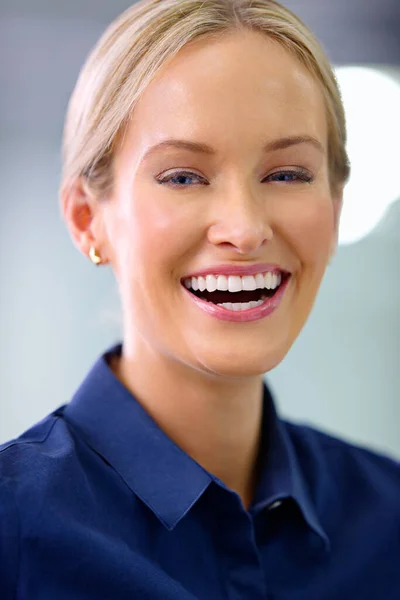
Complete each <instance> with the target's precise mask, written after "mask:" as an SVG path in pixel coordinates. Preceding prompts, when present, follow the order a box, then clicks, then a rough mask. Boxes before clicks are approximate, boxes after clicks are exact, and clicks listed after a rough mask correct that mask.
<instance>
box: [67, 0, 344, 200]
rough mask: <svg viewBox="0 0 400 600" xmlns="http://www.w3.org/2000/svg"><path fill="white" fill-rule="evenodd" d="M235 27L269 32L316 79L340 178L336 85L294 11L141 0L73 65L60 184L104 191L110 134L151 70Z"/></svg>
mask: <svg viewBox="0 0 400 600" xmlns="http://www.w3.org/2000/svg"><path fill="white" fill-rule="evenodd" d="M243 29H251V30H256V31H259V32H262V33H263V34H265V35H267V36H268V37H270V38H272V39H274V40H275V41H276V42H278V43H279V44H281V45H282V46H283V47H284V48H286V49H287V50H288V51H289V52H290V53H292V54H293V55H294V56H296V57H297V58H298V59H299V60H300V61H301V63H302V64H303V65H304V66H305V67H306V68H307V69H308V70H309V72H311V73H312V74H313V75H314V76H315V77H316V79H317V81H319V83H320V84H321V89H322V92H323V94H324V98H325V103H326V112H327V123H328V135H329V140H328V161H329V173H330V182H331V186H332V188H333V189H334V188H336V186H339V185H343V184H344V183H345V182H346V181H347V178H348V176H349V162H348V157H347V153H346V149H345V146H346V123H345V115H344V110H343V105H342V101H341V96H340V92H339V89H338V85H337V82H336V79H335V75H334V73H333V70H332V67H331V65H330V63H329V61H328V59H327V57H326V55H325V53H324V51H323V49H322V48H321V46H320V44H319V42H318V40H317V39H316V38H315V36H314V35H313V33H312V32H311V31H310V30H309V29H308V27H306V25H305V24H304V23H303V22H302V21H301V20H300V19H299V18H298V17H297V16H296V15H295V14H294V13H292V12H291V11H290V10H289V9H287V8H285V7H284V6H282V5H281V4H279V3H278V2H276V1H275V0H141V1H139V2H137V3H136V4H134V5H133V6H131V7H130V8H128V9H127V10H126V11H125V12H124V13H122V14H121V15H120V16H119V17H118V18H117V19H116V20H115V21H114V22H113V23H112V24H111V25H110V26H109V27H108V29H107V30H106V31H105V32H104V34H103V35H102V36H101V38H100V39H99V41H98V43H97V44H96V46H95V47H94V49H93V50H92V52H91V54H90V55H89V57H88V59H87V61H86V63H85V65H84V66H83V68H82V70H81V72H80V75H79V78H78V81H77V84H76V86H75V89H74V91H73V94H72V96H71V99H70V103H69V106H68V111H67V116H66V121H65V128H64V140H63V173H62V189H64V188H66V187H68V186H69V185H70V184H71V183H72V182H73V181H74V180H75V179H76V178H77V177H80V176H82V177H83V179H84V182H85V185H86V186H87V187H88V189H90V190H91V191H92V192H93V193H95V194H96V195H98V196H105V195H107V193H108V192H109V191H111V189H112V184H113V156H114V154H115V151H116V148H117V146H118V140H119V139H120V137H121V134H122V133H123V131H124V128H125V126H126V124H127V122H128V120H129V117H130V115H131V113H132V111H133V110H134V107H135V104H136V102H137V101H138V99H139V97H140V95H141V94H142V92H143V91H144V89H145V88H146V86H147V85H148V84H149V82H150V81H151V79H152V78H153V77H154V76H155V74H156V73H157V71H158V70H159V69H160V68H161V67H162V66H163V65H164V64H165V63H166V62H167V61H169V60H170V59H172V58H173V57H174V56H175V55H176V53H177V52H178V51H179V50H180V49H181V48H182V47H183V46H185V45H186V44H187V43H188V42H190V41H192V40H195V39H197V38H200V37H203V36H207V35H208V36H213V35H220V34H221V33H224V32H230V31H235V30H243Z"/></svg>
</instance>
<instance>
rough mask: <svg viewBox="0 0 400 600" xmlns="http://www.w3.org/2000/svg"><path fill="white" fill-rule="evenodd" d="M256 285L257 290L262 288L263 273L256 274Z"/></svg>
mask: <svg viewBox="0 0 400 600" xmlns="http://www.w3.org/2000/svg"><path fill="white" fill-rule="evenodd" d="M256 286H257V289H258V290H262V289H264V275H263V274H262V273H257V275H256Z"/></svg>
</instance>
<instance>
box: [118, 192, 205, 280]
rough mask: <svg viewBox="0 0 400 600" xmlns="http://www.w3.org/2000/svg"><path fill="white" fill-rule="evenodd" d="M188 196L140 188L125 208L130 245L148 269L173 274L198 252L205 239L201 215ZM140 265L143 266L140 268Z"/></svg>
mask: <svg viewBox="0 0 400 600" xmlns="http://www.w3.org/2000/svg"><path fill="white" fill-rule="evenodd" d="M195 212H196V211H195V207H194V206H193V200H192V202H191V201H190V200H189V199H187V201H186V202H185V199H179V198H178V199H174V201H172V200H171V198H167V196H166V195H165V196H164V197H162V195H161V194H160V196H159V197H157V196H156V193H154V190H147V189H142V190H136V191H135V193H134V194H133V195H132V197H131V199H130V202H128V203H127V208H126V210H125V211H124V215H123V219H124V223H125V233H124V235H123V237H124V238H125V239H126V240H127V241H126V246H127V247H128V248H130V249H131V254H132V252H134V254H135V255H136V257H137V260H136V261H135V262H136V265H143V267H145V269H146V270H147V272H148V273H149V272H152V273H155V272H156V271H158V272H160V275H161V276H163V275H165V276H170V274H171V272H174V271H176V270H179V266H180V264H182V262H183V261H184V260H185V259H187V257H188V255H189V254H190V253H191V252H195V248H196V247H197V242H198V240H199V239H201V225H200V224H199V218H198V217H199V215H196V214H194V213H195ZM139 268H140V267H139Z"/></svg>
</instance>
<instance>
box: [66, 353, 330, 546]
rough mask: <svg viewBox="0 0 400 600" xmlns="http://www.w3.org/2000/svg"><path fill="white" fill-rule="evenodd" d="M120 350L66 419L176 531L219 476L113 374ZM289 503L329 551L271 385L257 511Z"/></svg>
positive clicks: (85, 386) (104, 360) (92, 377)
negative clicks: (283, 501) (276, 503)
mask: <svg viewBox="0 0 400 600" xmlns="http://www.w3.org/2000/svg"><path fill="white" fill-rule="evenodd" d="M121 350H122V346H121V344H118V345H117V346H114V347H113V348H111V349H110V350H108V351H107V352H106V353H105V354H103V356H102V357H100V358H99V359H98V360H97V362H96V363H95V364H94V365H93V367H92V368H91V370H90V371H89V373H88V375H87V376H86V378H85V379H84V381H83V383H82V384H81V385H80V387H79V388H78V390H77V392H76V393H75V395H74V396H73V398H72V400H71V402H70V403H69V404H67V405H66V407H65V408H64V409H63V415H64V418H65V419H66V420H67V421H68V422H69V423H70V424H71V426H72V427H74V428H75V429H76V430H78V431H79V432H80V434H81V435H82V437H83V438H84V439H85V441H86V443H87V444H88V445H89V446H90V447H91V448H92V449H93V450H94V451H95V452H97V453H98V454H99V455H100V456H102V457H103V458H104V459H106V461H107V462H108V463H110V464H111V466H112V467H113V468H114V469H115V470H116V471H117V472H118V473H119V474H120V475H121V477H122V478H123V479H124V481H125V482H126V484H127V485H128V486H129V487H130V488H131V490H132V491H133V492H134V493H135V494H136V495H137V496H138V497H140V498H141V499H142V500H143V502H145V503H146V504H147V506H148V507H149V508H150V509H151V510H152V511H153V512H154V513H155V514H156V515H157V517H158V518H159V519H160V521H161V522H162V523H163V524H164V525H165V526H166V527H167V528H168V529H173V528H174V527H175V525H176V524H177V523H178V522H179V521H180V519H182V518H183V516H184V515H185V514H186V513H187V512H188V511H189V510H190V508H191V506H193V504H195V502H196V501H197V499H198V498H199V497H200V496H201V495H202V494H203V492H204V491H205V490H206V488H207V487H208V486H209V484H210V483H211V482H212V481H213V480H214V481H215V480H216V478H214V477H213V476H212V475H211V474H210V473H208V472H207V471H206V470H205V469H203V467H201V465H199V464H198V463H197V462H196V461H194V460H193V459H192V458H191V457H190V456H188V455H187V454H186V453H185V452H184V451H183V450H181V449H180V448H179V447H178V446H177V445H176V444H175V443H174V442H173V441H172V440H171V439H170V438H169V437H168V436H167V435H166V434H165V433H164V432H163V431H162V430H161V429H160V427H159V426H158V425H157V424H156V422H155V421H154V420H153V419H152V417H151V416H150V415H149V414H148V413H147V412H146V411H145V410H144V408H143V407H142V406H141V404H139V402H138V401H137V400H136V399H135V398H134V397H133V395H132V394H131V393H130V392H129V390H128V389H127V388H125V386H124V385H123V384H122V383H121V382H120V381H119V380H118V379H117V377H116V376H115V375H114V373H113V372H112V370H111V368H110V367H109V365H108V359H109V358H110V356H111V355H112V354H120V353H121ZM288 497H291V498H293V499H294V500H295V501H296V503H297V504H298V506H299V508H300V510H301V512H302V515H303V517H304V519H305V521H306V522H307V524H308V525H309V527H310V528H311V529H312V530H313V531H314V532H315V533H316V534H318V536H319V537H320V538H322V540H323V541H324V544H325V546H326V547H329V539H328V537H327V535H326V533H325V531H324V530H323V528H322V526H321V524H320V522H319V520H318V517H317V514H316V510H315V507H314V505H313V503H312V500H311V497H310V494H309V492H308V488H307V484H306V481H305V478H304V476H303V473H302V470H301V466H300V464H299V460H298V457H297V456H296V452H295V448H294V446H293V443H292V441H291V439H290V435H289V432H288V430H287V427H286V424H285V423H284V422H283V421H281V420H280V419H279V417H278V415H277V412H276V409H275V406H274V402H273V398H272V396H271V393H270V392H269V390H268V388H267V386H266V385H265V386H264V412H263V442H262V471H261V476H260V483H259V485H258V488H257V493H256V498H255V502H254V504H253V507H254V510H255V511H257V512H258V511H260V510H263V509H264V508H266V507H267V506H270V505H271V503H272V502H274V501H275V500H278V499H281V498H288Z"/></svg>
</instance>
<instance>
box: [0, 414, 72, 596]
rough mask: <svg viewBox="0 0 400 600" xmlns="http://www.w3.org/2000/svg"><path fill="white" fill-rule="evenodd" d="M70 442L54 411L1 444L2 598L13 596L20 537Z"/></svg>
mask: <svg viewBox="0 0 400 600" xmlns="http://www.w3.org/2000/svg"><path fill="white" fill-rule="evenodd" d="M72 447H73V441H72V438H71V435H70V433H69V432H68V430H67V428H66V426H65V423H64V422H63V421H62V419H59V418H58V417H57V416H55V414H52V415H49V416H48V417H46V418H45V419H43V420H42V421H41V422H40V423H37V424H36V425H34V426H33V427H32V428H30V429H28V430H27V431H26V432H25V433H23V434H22V435H21V436H19V437H18V438H16V439H14V440H11V441H9V442H6V443H3V444H2V445H0V581H1V586H2V594H4V596H3V595H2V598H3V597H4V598H5V599H8V598H13V597H14V590H15V586H16V580H17V570H18V558H19V552H20V548H19V546H20V539H21V538H22V537H23V535H24V531H26V526H27V525H28V527H29V523H31V524H32V522H33V521H34V518H35V511H37V510H38V509H39V507H40V506H41V505H43V498H45V497H46V488H47V487H48V483H49V481H51V480H52V479H53V476H54V475H55V474H56V473H57V471H58V472H60V464H61V463H62V462H63V457H64V458H65V457H66V456H68V455H70V454H71V452H72V451H73V450H72Z"/></svg>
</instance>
